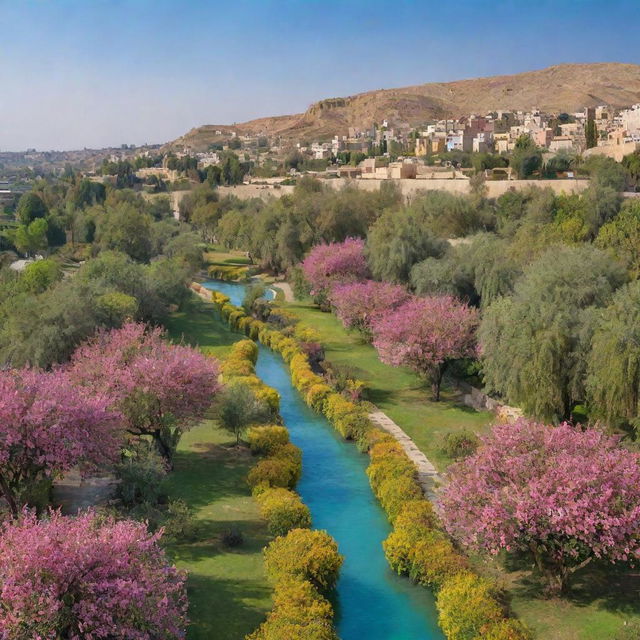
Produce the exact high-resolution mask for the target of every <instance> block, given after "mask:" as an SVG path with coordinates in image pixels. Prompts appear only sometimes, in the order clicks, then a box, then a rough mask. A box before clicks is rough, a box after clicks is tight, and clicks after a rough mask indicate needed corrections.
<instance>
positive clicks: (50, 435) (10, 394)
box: [0, 369, 123, 516]
mask: <svg viewBox="0 0 640 640" xmlns="http://www.w3.org/2000/svg"><path fill="white" fill-rule="evenodd" d="M122 436H123V433H122V431H121V430H120V420H119V416H118V414H117V413H115V412H114V411H113V410H112V409H111V408H110V399H109V397H108V396H107V395H106V394H104V393H102V391H101V390H100V388H97V389H96V390H95V391H93V390H91V391H90V390H88V389H82V388H78V387H76V386H74V385H73V384H72V383H71V381H70V379H69V376H67V375H66V374H65V373H64V372H61V371H55V372H53V373H44V372H41V371H35V370H30V369H25V370H9V371H1V372H0V492H1V493H2V496H3V497H4V498H5V500H6V501H7V503H8V505H9V507H10V509H11V511H12V513H13V515H14V516H16V515H17V514H18V511H19V508H20V506H21V504H22V503H23V502H24V492H25V491H26V490H28V489H29V487H30V486H33V484H34V483H35V482H38V481H40V480H42V479H43V478H46V477H52V476H54V475H55V474H57V473H61V472H64V471H67V470H69V469H70V468H71V467H75V466H80V467H83V468H85V469H87V470H88V469H91V468H95V467H97V466H100V465H105V464H110V463H113V462H115V461H116V460H117V458H118V454H119V452H120V448H121V446H122V443H123V437H122Z"/></svg>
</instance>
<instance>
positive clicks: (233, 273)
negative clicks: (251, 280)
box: [207, 264, 249, 282]
mask: <svg viewBox="0 0 640 640" xmlns="http://www.w3.org/2000/svg"><path fill="white" fill-rule="evenodd" d="M207 272H208V274H209V277H210V278H213V279H214V280H225V281H227V282H231V281H238V280H246V279H247V277H248V275H249V269H248V268H247V267H246V266H235V265H221V264H212V265H211V266H210V267H209V268H208V269H207Z"/></svg>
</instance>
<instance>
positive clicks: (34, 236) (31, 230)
mask: <svg viewBox="0 0 640 640" xmlns="http://www.w3.org/2000/svg"><path fill="white" fill-rule="evenodd" d="M48 227H49V225H48V224H47V221H46V220H45V219H44V218H36V219H35V220H33V222H30V223H29V224H28V225H24V224H21V225H19V226H18V227H17V228H16V230H15V232H14V234H13V243H14V244H15V245H16V249H17V250H18V251H21V252H22V253H25V254H27V255H30V254H32V253H34V252H36V251H39V250H42V249H46V248H47V246H48V245H47V229H48Z"/></svg>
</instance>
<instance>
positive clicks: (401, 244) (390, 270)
mask: <svg viewBox="0 0 640 640" xmlns="http://www.w3.org/2000/svg"><path fill="white" fill-rule="evenodd" d="M445 248H446V242H445V241H444V240H442V239H440V238H438V237H436V236H435V235H433V234H432V233H430V232H429V231H427V230H426V229H424V228H423V226H422V224H421V220H420V218H419V216H418V215H416V214H415V213H413V212H397V211H388V212H387V213H384V214H383V215H382V216H381V217H380V218H379V219H378V220H377V221H376V223H375V224H374V225H373V226H372V227H371V229H370V230H369V236H368V239H367V258H368V260H369V266H370V268H371V272H372V273H373V275H374V276H375V277H376V278H378V279H380V280H385V281H387V282H396V283H402V282H408V280H409V274H410V272H411V268H412V267H413V265H414V264H417V263H418V262H421V261H422V260H425V259H426V258H429V257H440V256H442V255H443V254H444V251H445Z"/></svg>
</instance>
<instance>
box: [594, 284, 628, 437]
mask: <svg viewBox="0 0 640 640" xmlns="http://www.w3.org/2000/svg"><path fill="white" fill-rule="evenodd" d="M587 392H588V399H589V406H590V407H592V408H593V410H594V412H595V413H596V414H598V415H600V416H602V417H604V418H605V419H606V420H607V421H608V422H609V424H610V425H611V426H614V427H621V426H632V427H634V428H635V429H636V430H638V428H640V419H639V416H640V281H637V280H636V281H635V282H632V283H630V284H628V285H626V286H624V287H622V288H620V289H619V290H618V291H617V292H616V294H615V295H614V297H613V300H612V302H611V304H610V305H609V306H608V307H607V308H606V309H605V310H604V311H603V312H602V314H601V316H600V318H599V322H598V324H597V328H596V330H595V332H594V335H593V341H592V346H591V352H590V354H589V363H588V377H587Z"/></svg>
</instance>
